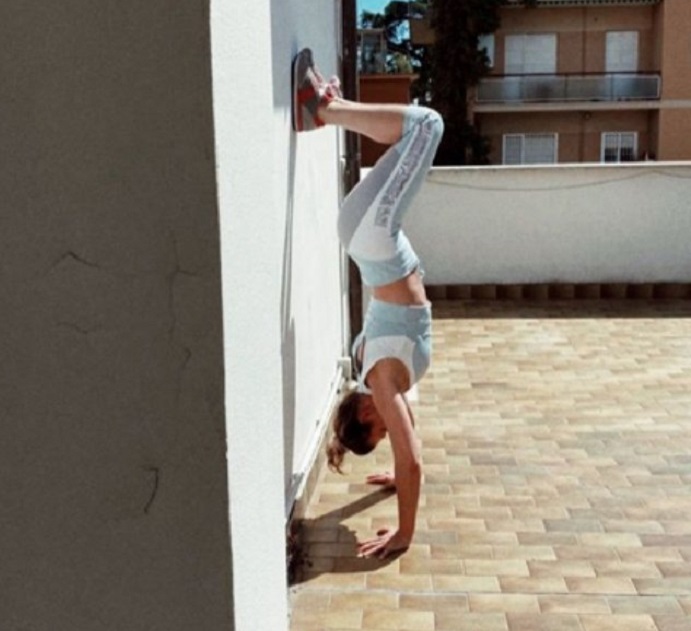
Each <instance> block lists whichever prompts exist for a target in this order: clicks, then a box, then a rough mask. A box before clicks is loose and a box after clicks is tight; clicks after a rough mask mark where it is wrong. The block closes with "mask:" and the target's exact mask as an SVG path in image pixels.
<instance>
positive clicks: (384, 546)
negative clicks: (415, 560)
mask: <svg viewBox="0 0 691 631" xmlns="http://www.w3.org/2000/svg"><path fill="white" fill-rule="evenodd" d="M409 547H410V538H407V537H403V536H402V535H401V534H400V533H399V532H398V530H393V529H392V528H382V529H381V530H378V531H377V536H376V537H373V538H372V539H368V540H367V541H363V542H362V543H359V544H358V556H359V557H378V558H379V559H386V558H388V557H390V556H393V555H395V554H400V553H402V552H405V551H406V550H407V549H408V548H409Z"/></svg>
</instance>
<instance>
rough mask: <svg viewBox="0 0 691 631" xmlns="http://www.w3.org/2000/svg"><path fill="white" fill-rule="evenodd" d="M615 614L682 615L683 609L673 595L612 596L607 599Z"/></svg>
mask: <svg viewBox="0 0 691 631" xmlns="http://www.w3.org/2000/svg"><path fill="white" fill-rule="evenodd" d="M607 602H608V603H609V607H610V609H611V610H612V612H613V613H615V614H647V615H652V614H658V615H682V614H683V613H684V610H683V609H682V607H681V604H680V603H679V601H678V600H677V599H676V598H675V597H674V596H612V597H609V598H608V599H607Z"/></svg>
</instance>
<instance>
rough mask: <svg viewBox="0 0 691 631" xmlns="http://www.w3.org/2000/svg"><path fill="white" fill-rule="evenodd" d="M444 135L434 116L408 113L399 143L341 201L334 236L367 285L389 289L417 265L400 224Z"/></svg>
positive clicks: (417, 111)
mask: <svg viewBox="0 0 691 631" xmlns="http://www.w3.org/2000/svg"><path fill="white" fill-rule="evenodd" d="M443 131H444V123H443V121H442V119H441V116H439V114H437V112H435V111H434V110H431V109H429V108H426V107H418V106H410V107H408V108H407V109H406V111H405V115H404V121H403V134H402V136H401V138H400V140H399V141H398V142H397V143H396V144H395V145H392V146H391V147H389V149H388V151H387V152H386V153H385V154H384V155H383V156H382V157H381V158H380V159H379V160H378V161H377V163H376V165H375V166H374V168H373V169H372V170H371V171H370V172H369V173H368V174H367V176H366V177H365V178H364V179H363V180H362V181H361V182H360V183H359V184H358V185H357V186H356V187H355V188H353V190H352V191H351V193H350V194H349V195H348V196H347V197H346V199H345V200H344V202H343V205H342V206H341V210H340V213H339V217H338V234H339V237H340V239H341V242H342V243H343V246H344V247H345V249H346V251H347V252H348V254H349V255H350V256H351V257H352V259H353V260H354V261H355V263H356V264H357V266H358V267H359V269H360V273H361V275H362V280H363V282H364V283H365V284H366V285H369V286H371V287H376V286H378V285H387V284H389V283H392V282H394V281H396V280H398V279H400V278H403V277H405V276H407V275H408V274H410V273H411V272H412V271H413V270H415V269H416V268H417V267H418V266H419V265H420V260H419V259H418V257H417V255H416V254H415V251H414V250H413V248H412V247H411V245H410V242H409V241H408V238H407V237H406V235H405V234H404V233H403V230H402V229H401V221H402V219H403V215H404V214H405V212H406V211H407V210H408V208H409V207H410V203H411V201H412V198H413V196H414V195H415V193H417V191H418V190H419V188H420V186H421V184H422V182H423V180H424V178H425V176H426V174H427V171H428V170H429V168H430V166H431V165H432V159H433V158H434V153H435V152H436V150H437V146H438V145H439V141H440V140H441V136H442V133H443Z"/></svg>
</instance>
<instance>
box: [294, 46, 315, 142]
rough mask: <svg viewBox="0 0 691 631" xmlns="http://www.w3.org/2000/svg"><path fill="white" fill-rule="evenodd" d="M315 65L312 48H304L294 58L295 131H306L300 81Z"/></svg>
mask: <svg viewBox="0 0 691 631" xmlns="http://www.w3.org/2000/svg"><path fill="white" fill-rule="evenodd" d="M312 65H313V62H312V50H311V49H309V48H303V49H302V50H301V51H300V52H299V53H298V54H297V55H295V58H294V59H293V82H292V92H293V130H294V131H304V124H303V120H302V106H301V105H300V103H299V99H298V90H299V87H300V81H301V79H302V77H304V76H305V73H306V72H307V70H308V69H309V68H311V67H312Z"/></svg>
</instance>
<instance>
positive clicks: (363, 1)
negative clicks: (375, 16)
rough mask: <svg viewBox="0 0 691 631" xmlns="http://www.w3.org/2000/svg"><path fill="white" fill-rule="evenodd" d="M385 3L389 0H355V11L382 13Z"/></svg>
mask: <svg viewBox="0 0 691 631" xmlns="http://www.w3.org/2000/svg"><path fill="white" fill-rule="evenodd" d="M387 4H389V0H357V12H358V15H360V13H362V12H363V11H371V12H372V13H382V12H383V11H384V7H385V6H386V5H387Z"/></svg>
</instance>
